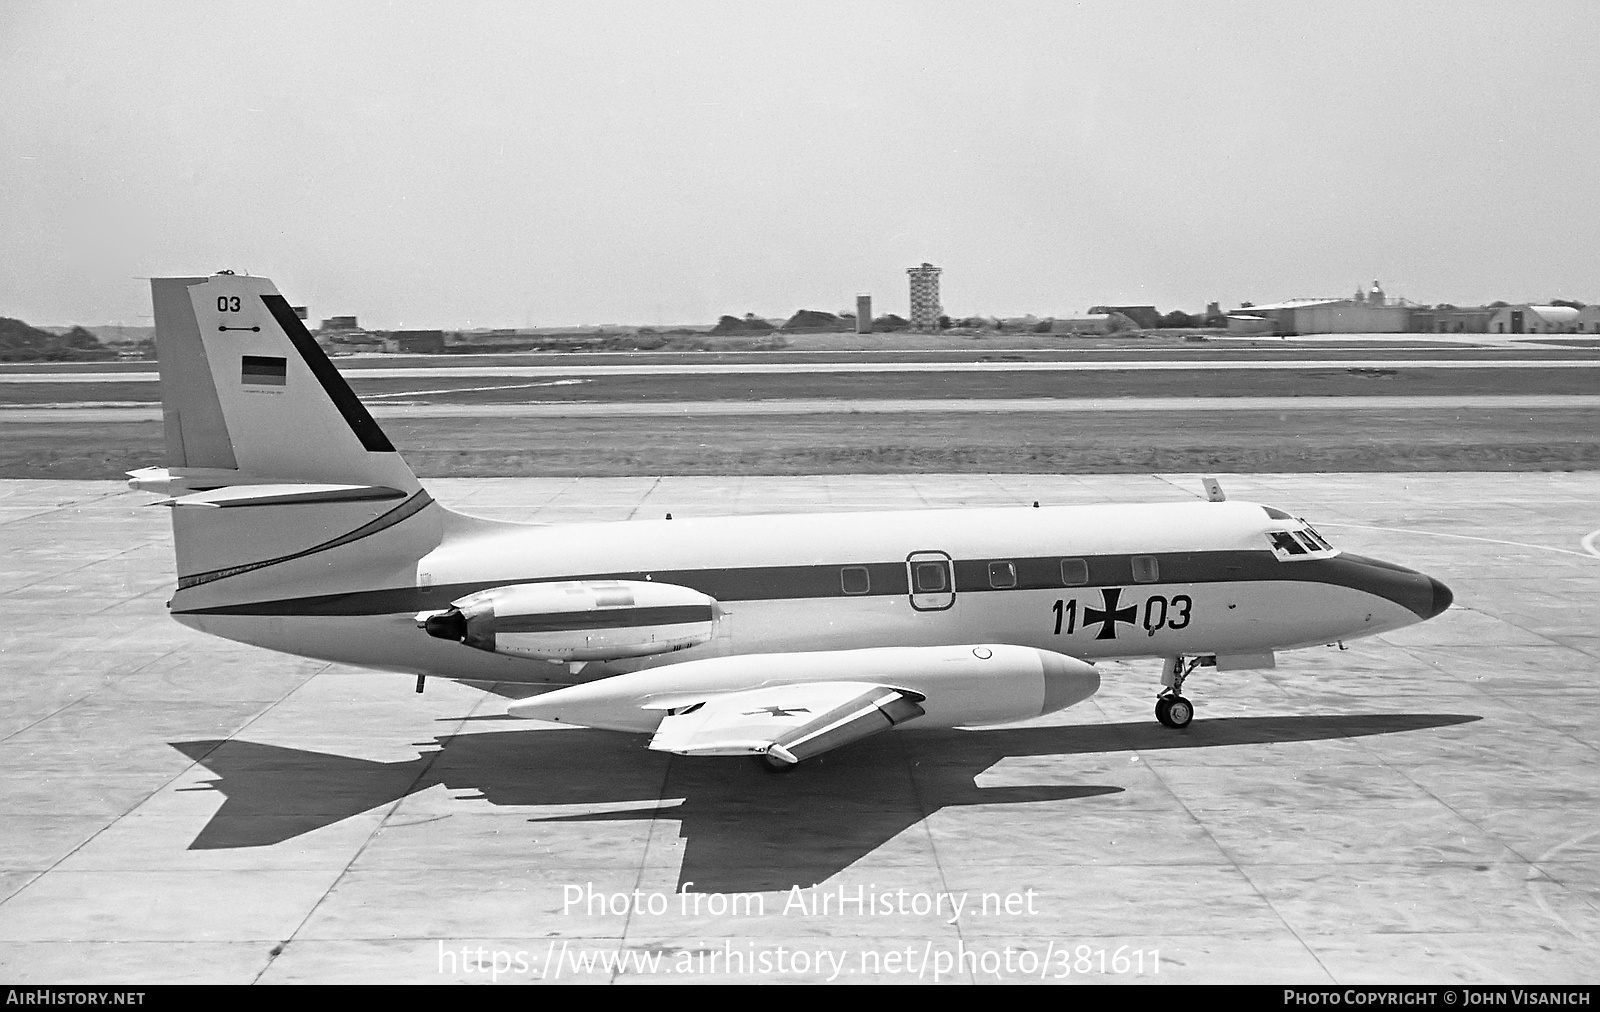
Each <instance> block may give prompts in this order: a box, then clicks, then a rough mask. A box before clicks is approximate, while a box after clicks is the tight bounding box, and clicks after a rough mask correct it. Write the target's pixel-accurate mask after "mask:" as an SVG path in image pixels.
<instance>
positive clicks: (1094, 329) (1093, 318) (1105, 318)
mask: <svg viewBox="0 0 1600 1012" xmlns="http://www.w3.org/2000/svg"><path fill="white" fill-rule="evenodd" d="M1110 332H1111V314H1110V313H1088V314H1085V315H1083V316H1074V317H1071V318H1068V319H1057V320H1051V321H1050V333H1052V334H1109V333H1110Z"/></svg>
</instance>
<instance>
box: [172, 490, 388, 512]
mask: <svg viewBox="0 0 1600 1012" xmlns="http://www.w3.org/2000/svg"><path fill="white" fill-rule="evenodd" d="M405 497H406V494H405V493H404V492H402V491H400V490H399V489H397V488H389V487H387V486H384V485H230V486H227V487H224V488H214V489H209V490H207V491H204V492H194V493H191V494H190V495H183V496H177V497H175V498H172V499H163V500H161V501H160V502H155V503H151V505H152V506H210V507H213V508H221V507H237V506H294V505H310V504H313V503H319V504H320V503H338V502H368V501H383V500H386V499H404V498H405Z"/></svg>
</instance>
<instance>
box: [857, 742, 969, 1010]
mask: <svg viewBox="0 0 1600 1012" xmlns="http://www.w3.org/2000/svg"><path fill="white" fill-rule="evenodd" d="M998 765H999V763H998V762H995V763H990V764H989V765H988V766H986V767H984V768H983V769H982V770H979V771H977V772H975V773H973V775H972V786H973V789H974V790H976V789H977V788H978V778H979V777H980V776H982V775H983V774H985V773H987V772H989V771H990V770H992V769H994V768H995V767H996V766H998ZM915 770H916V766H915V764H912V765H911V766H909V767H906V768H905V774H906V779H907V780H909V781H910V782H911V796H912V798H914V799H915V800H916V803H917V814H918V816H919V818H918V819H917V828H918V829H919V830H920V831H921V832H922V835H923V837H924V838H925V839H926V840H927V841H928V853H930V854H932V855H933V868H934V871H936V872H938V874H939V888H940V889H941V890H943V891H944V892H946V893H948V892H950V876H949V875H948V874H946V873H945V867H944V858H943V856H942V855H940V853H939V841H937V840H935V839H934V836H933V818H934V816H935V815H937V814H938V812H937V811H935V810H932V809H930V808H929V807H928V800H927V795H926V794H925V793H924V792H923V790H922V785H921V784H920V783H919V782H918V780H917V775H916V772H915ZM902 832H903V831H902ZM865 856H866V855H863V858H864V857H865ZM861 859H862V858H858V859H857V860H861ZM844 870H845V869H840V873H842V872H843V871H844ZM946 927H953V928H954V929H955V933H956V939H957V940H958V941H960V942H963V943H964V942H965V941H966V939H967V936H966V932H964V931H962V930H961V919H960V918H959V917H958V918H956V921H955V923H954V924H953V925H950V924H947V925H946ZM976 973H977V970H976V969H974V970H973V972H972V974H970V975H969V978H968V979H969V980H970V981H971V982H973V983H976V982H977V978H976Z"/></svg>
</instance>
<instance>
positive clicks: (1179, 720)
mask: <svg viewBox="0 0 1600 1012" xmlns="http://www.w3.org/2000/svg"><path fill="white" fill-rule="evenodd" d="M1208 660H1211V658H1209V657H1190V658H1189V659H1188V660H1185V659H1184V658H1182V657H1168V658H1167V659H1166V660H1165V661H1163V662H1162V664H1161V694H1160V695H1158V696H1157V697H1156V719H1157V720H1159V721H1161V723H1162V724H1164V725H1166V726H1167V727H1175V728H1184V727H1188V726H1189V722H1190V721H1191V720H1194V704H1193V703H1191V702H1189V700H1187V699H1185V698H1184V696H1183V682H1184V679H1186V678H1188V677H1189V675H1190V674H1191V673H1192V672H1193V671H1194V669H1195V668H1198V667H1200V665H1201V664H1203V663H1205V662H1206V661H1208ZM1212 663H1213V664H1214V663H1216V662H1215V661H1212Z"/></svg>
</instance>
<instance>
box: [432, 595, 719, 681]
mask: <svg viewBox="0 0 1600 1012" xmlns="http://www.w3.org/2000/svg"><path fill="white" fill-rule="evenodd" d="M718 617H719V611H718V608H717V602H716V600H715V599H713V598H710V597H707V596H706V595H705V594H702V593H700V592H699V591H697V590H690V589H689V588H688V587H678V586H674V585H672V584H666V583H645V582H640V581H635V580H586V581H577V582H568V583H519V584H513V585H511V586H506V587H495V588H493V589H492V590H481V591H479V592H477V593H476V594H468V595H467V596H466V597H463V598H459V599H457V600H455V601H452V602H450V607H449V608H448V609H446V610H444V611H438V612H429V613H424V614H421V615H418V616H417V620H418V623H419V624H420V625H421V626H422V627H423V628H424V629H426V630H427V632H428V635H430V636H436V637H438V638H439V639H445V640H456V641H458V642H461V643H465V644H466V645H467V646H469V647H477V648H478V649H479V650H488V651H490V652H492V653H497V654H510V655H512V656H516V657H530V658H536V659H538V660H544V661H611V660H618V659H621V658H624V657H648V656H650V655H652V654H664V653H669V652H671V651H674V650H685V649H687V648H689V647H693V646H698V645H700V644H701V643H706V642H709V641H710V640H711V638H712V637H713V636H714V635H715V634H716V626H717V619H718Z"/></svg>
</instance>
